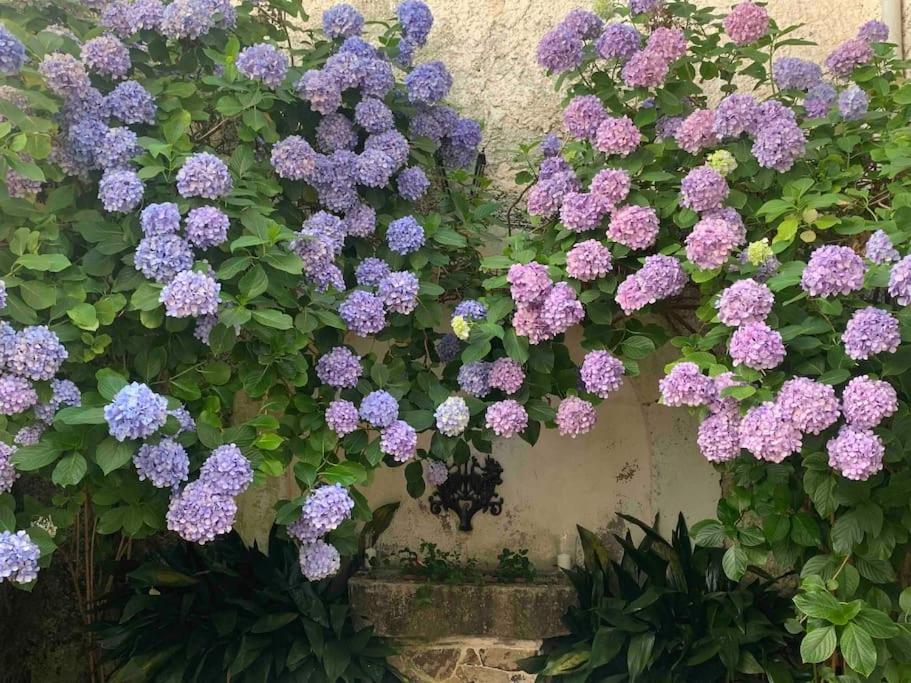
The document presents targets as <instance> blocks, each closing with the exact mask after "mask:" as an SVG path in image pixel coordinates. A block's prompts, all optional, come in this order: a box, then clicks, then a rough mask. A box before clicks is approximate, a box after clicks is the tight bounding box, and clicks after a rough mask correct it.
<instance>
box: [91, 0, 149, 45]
mask: <svg viewBox="0 0 911 683" xmlns="http://www.w3.org/2000/svg"><path fill="white" fill-rule="evenodd" d="M163 15H164V4H163V3H162V2H161V0H117V1H116V2H111V3H109V4H108V5H107V6H106V7H104V9H103V10H102V12H101V25H102V26H104V27H105V28H106V29H108V30H109V31H111V32H113V33H114V34H116V35H118V36H120V37H121V38H128V37H130V36H132V35H133V34H135V33H138V32H139V31H144V30H155V29H157V28H158V27H159V26H160V25H161V20H162V17H163Z"/></svg>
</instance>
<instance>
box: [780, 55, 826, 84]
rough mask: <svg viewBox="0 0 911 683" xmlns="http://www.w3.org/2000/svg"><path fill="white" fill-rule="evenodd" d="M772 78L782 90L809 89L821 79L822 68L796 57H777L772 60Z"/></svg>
mask: <svg viewBox="0 0 911 683" xmlns="http://www.w3.org/2000/svg"><path fill="white" fill-rule="evenodd" d="M772 80H774V81H775V84H776V85H777V86H778V87H779V88H781V89H782V90H803V91H804V92H806V91H808V90H810V88H812V87H813V86H815V85H816V84H817V83H819V81H820V80H822V69H821V68H820V67H819V65H818V64H816V63H814V62H808V61H807V60H805V59H800V58H798V57H779V58H778V59H776V60H775V61H774V62H772Z"/></svg>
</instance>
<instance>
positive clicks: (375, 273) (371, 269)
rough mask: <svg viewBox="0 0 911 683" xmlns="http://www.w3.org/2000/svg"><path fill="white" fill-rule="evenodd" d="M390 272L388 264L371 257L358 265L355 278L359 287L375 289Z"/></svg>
mask: <svg viewBox="0 0 911 683" xmlns="http://www.w3.org/2000/svg"><path fill="white" fill-rule="evenodd" d="M390 272H391V271H390V270H389V264H388V263H386V262H385V261H383V260H382V259H378V258H374V257H370V258H365V259H364V260H363V261H361V262H360V263H359V264H358V266H357V268H355V270H354V277H355V278H356V280H357V283H358V284H359V285H362V286H369V287H375V286H376V285H378V284H379V283H380V280H382V279H383V278H384V277H386V276H387V275H389V273H390Z"/></svg>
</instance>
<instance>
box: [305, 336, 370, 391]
mask: <svg viewBox="0 0 911 683" xmlns="http://www.w3.org/2000/svg"><path fill="white" fill-rule="evenodd" d="M362 372H363V368H362V367H361V358H360V356H358V355H357V354H355V353H353V352H352V351H351V350H350V349H348V347H346V346H336V347H335V348H334V349H332V350H331V351H329V352H328V353H324V354H323V355H322V356H320V358H319V360H318V361H317V362H316V376H317V377H319V380H320V382H322V383H323V384H326V385H328V386H330V387H335V388H336V389H353V388H354V387H356V386H357V382H358V380H359V379H360V377H361V374H362Z"/></svg>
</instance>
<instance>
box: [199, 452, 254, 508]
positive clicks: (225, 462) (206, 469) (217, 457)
mask: <svg viewBox="0 0 911 683" xmlns="http://www.w3.org/2000/svg"><path fill="white" fill-rule="evenodd" d="M199 481H201V482H203V483H204V484H205V485H206V486H207V487H208V488H211V489H212V490H213V491H215V492H217V493H220V494H222V495H225V496H236V495H238V494H240V493H243V492H244V491H246V490H247V487H248V486H249V485H250V483H251V482H252V481H253V466H252V465H251V464H250V461H249V460H247V459H246V458H245V457H244V454H243V453H241V452H240V449H239V448H238V447H237V446H236V445H235V444H233V443H229V444H225V445H224V446H219V447H218V448H216V449H215V450H214V451H212V454H211V455H210V456H209V457H208V458H206V461H205V462H204V463H203V464H202V468H201V469H200V470H199Z"/></svg>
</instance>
